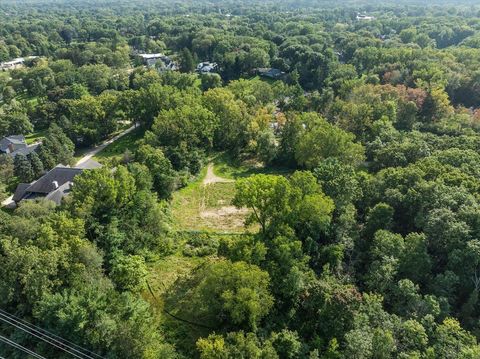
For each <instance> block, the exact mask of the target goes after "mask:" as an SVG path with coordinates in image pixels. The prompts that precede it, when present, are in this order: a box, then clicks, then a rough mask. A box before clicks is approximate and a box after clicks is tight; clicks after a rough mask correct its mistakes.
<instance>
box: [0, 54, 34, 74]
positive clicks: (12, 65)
mask: <svg viewBox="0 0 480 359" xmlns="http://www.w3.org/2000/svg"><path fill="white" fill-rule="evenodd" d="M37 57H38V56H28V57H18V58H16V59H13V60H10V61H5V62H0V70H2V71H7V70H13V69H18V68H20V67H23V65H24V64H25V60H30V59H35V58H37Z"/></svg>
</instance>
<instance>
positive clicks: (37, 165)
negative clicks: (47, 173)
mask: <svg viewBox="0 0 480 359" xmlns="http://www.w3.org/2000/svg"><path fill="white" fill-rule="evenodd" d="M27 159H28V160H29V161H30V164H31V166H32V171H33V175H34V177H35V178H38V177H40V176H41V175H42V174H43V173H44V168H43V163H42V161H41V160H40V157H38V155H37V153H36V152H32V153H30V154H28V156H27Z"/></svg>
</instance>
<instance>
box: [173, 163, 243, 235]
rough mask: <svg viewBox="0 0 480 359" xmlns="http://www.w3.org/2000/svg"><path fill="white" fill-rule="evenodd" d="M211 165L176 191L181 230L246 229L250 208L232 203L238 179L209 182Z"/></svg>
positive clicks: (176, 216) (177, 224)
mask: <svg viewBox="0 0 480 359" xmlns="http://www.w3.org/2000/svg"><path fill="white" fill-rule="evenodd" d="M206 173H207V168H204V169H203V170H202V171H201V173H200V175H199V177H198V179H197V180H196V181H195V182H193V183H191V184H190V185H188V186H187V187H185V188H183V189H181V190H180V191H177V192H175V193H174V194H173V199H172V216H173V222H174V224H175V227H176V229H177V230H199V231H213V232H243V231H244V230H245V229H244V220H245V216H246V213H247V212H246V211H245V210H243V209H237V208H235V207H234V206H233V205H232V199H233V197H234V196H235V183H234V182H218V183H210V184H207V185H205V184H204V183H203V180H204V178H205V176H206Z"/></svg>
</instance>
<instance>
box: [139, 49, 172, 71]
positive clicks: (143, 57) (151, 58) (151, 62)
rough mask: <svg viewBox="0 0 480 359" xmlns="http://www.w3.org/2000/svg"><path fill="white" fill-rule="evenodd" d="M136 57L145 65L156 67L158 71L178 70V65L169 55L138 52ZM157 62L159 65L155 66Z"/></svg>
mask: <svg viewBox="0 0 480 359" xmlns="http://www.w3.org/2000/svg"><path fill="white" fill-rule="evenodd" d="M137 57H138V58H139V59H140V61H141V62H142V63H143V64H144V65H145V66H147V67H157V68H158V69H159V70H160V71H166V70H171V71H176V70H178V65H177V63H176V62H175V61H173V60H172V59H171V58H170V57H168V56H166V55H164V54H161V53H158V54H138V55H137ZM157 63H159V64H160V66H156V65H157Z"/></svg>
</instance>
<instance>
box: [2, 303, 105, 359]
mask: <svg viewBox="0 0 480 359" xmlns="http://www.w3.org/2000/svg"><path fill="white" fill-rule="evenodd" d="M2 313H3V314H4V315H5V316H7V317H10V319H12V320H13V319H16V320H17V321H19V322H22V325H24V326H26V327H30V328H32V327H33V328H32V330H33V329H37V331H38V332H41V333H42V335H44V336H46V337H50V339H51V340H53V341H56V342H58V343H60V344H62V345H64V346H67V347H68V346H70V347H73V348H71V349H72V350H74V348H76V349H78V350H79V351H80V352H81V351H83V352H87V353H88V354H91V355H92V356H95V357H97V358H99V359H104V358H103V357H102V356H100V355H98V354H96V353H94V352H92V351H90V350H88V349H86V348H83V347H81V346H80V345H78V344H75V343H73V342H71V341H68V340H67V339H63V338H62V337H59V336H58V335H56V334H54V333H51V332H49V331H48V330H46V329H43V328H40V327H39V326H37V325H35V324H32V323H30V322H27V321H26V320H24V319H22V318H19V317H17V316H15V315H13V314H10V313H8V312H6V311H5V310H2V309H0V315H1V314H2ZM65 343H67V344H68V345H66V344H65ZM82 354H83V355H88V354H85V353H82ZM0 359H1V358H0Z"/></svg>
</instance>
